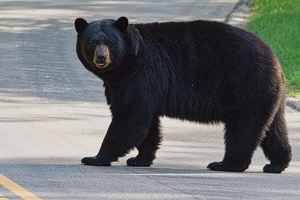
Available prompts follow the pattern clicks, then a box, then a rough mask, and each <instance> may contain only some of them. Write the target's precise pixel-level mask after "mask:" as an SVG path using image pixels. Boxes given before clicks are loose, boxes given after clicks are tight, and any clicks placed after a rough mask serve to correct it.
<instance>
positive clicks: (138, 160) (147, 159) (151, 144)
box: [127, 115, 161, 167]
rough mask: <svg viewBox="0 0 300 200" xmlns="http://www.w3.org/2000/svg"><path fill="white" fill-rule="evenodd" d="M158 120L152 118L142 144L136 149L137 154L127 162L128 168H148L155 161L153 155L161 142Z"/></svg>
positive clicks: (155, 117)
mask: <svg viewBox="0 0 300 200" xmlns="http://www.w3.org/2000/svg"><path fill="white" fill-rule="evenodd" d="M159 126H160V120H159V118H158V116H157V115H155V116H154V117H153V120H152V124H151V127H150V129H149V132H148V135H147V137H146V139H145V140H144V142H143V143H142V144H141V145H140V146H139V147H137V149H138V151H139V153H138V155H137V156H136V157H133V158H129V159H128V160H127V165H128V166H135V167H145V166H150V165H151V164H152V163H153V160H154V159H155V153H156V150H157V149H158V145H159V144H160V141H161V135H160V127H159Z"/></svg>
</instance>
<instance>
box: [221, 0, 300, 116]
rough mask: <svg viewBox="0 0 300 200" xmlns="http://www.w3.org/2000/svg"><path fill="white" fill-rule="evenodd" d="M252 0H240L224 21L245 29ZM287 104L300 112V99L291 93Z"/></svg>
mask: <svg viewBox="0 0 300 200" xmlns="http://www.w3.org/2000/svg"><path fill="white" fill-rule="evenodd" d="M251 2H252V0H240V1H239V2H238V3H237V4H236V5H235V6H234V8H233V10H232V11H231V12H230V13H229V14H228V15H227V17H226V19H225V20H224V22H225V23H227V24H230V25H232V26H236V27H239V28H242V29H245V28H246V25H247V22H248V21H249V20H250V18H251V16H252V15H251V10H250V8H249V5H250V3H251ZM286 105H287V106H288V107H290V108H292V109H293V110H295V111H296V112H300V101H299V100H298V99H296V98H293V97H292V96H291V95H289V94H286Z"/></svg>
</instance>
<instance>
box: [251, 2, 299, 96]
mask: <svg viewBox="0 0 300 200" xmlns="http://www.w3.org/2000/svg"><path fill="white" fill-rule="evenodd" d="M250 7H251V9H252V10H253V17H252V19H251V21H250V22H249V23H248V25H247V27H246V28H247V30H249V31H250V32H252V33H254V34H255V35H257V36H258V37H260V38H261V39H262V40H263V41H265V42H266V43H267V44H268V45H269V46H270V47H271V48H272V49H273V51H274V52H275V54H276V55H277V57H278V59H279V61H280V63H281V66H282V68H283V71H284V73H285V76H286V81H287V93H289V94H291V95H292V96H294V97H296V98H298V99H300V0H253V1H252V3H251V5H250Z"/></svg>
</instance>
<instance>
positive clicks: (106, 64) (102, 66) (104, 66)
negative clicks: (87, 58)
mask: <svg viewBox="0 0 300 200" xmlns="http://www.w3.org/2000/svg"><path fill="white" fill-rule="evenodd" d="M93 63H94V64H95V66H96V67H97V68H99V69H105V68H106V67H107V66H108V65H109V64H110V62H105V63H99V62H95V61H93Z"/></svg>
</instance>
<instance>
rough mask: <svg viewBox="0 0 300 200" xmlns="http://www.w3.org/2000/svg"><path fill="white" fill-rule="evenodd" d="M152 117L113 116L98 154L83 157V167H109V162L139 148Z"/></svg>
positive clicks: (142, 114) (127, 113) (134, 115)
mask: <svg viewBox="0 0 300 200" xmlns="http://www.w3.org/2000/svg"><path fill="white" fill-rule="evenodd" d="M152 118H153V116H145V113H140V112H139V113H135V114H132V113H131V112H126V114H119V113H117V114H115V115H114V116H113V119H112V122H111V124H110V126H109V128H108V131H107V133H106V136H105V138H104V140H103V143H102V145H101V148H100V150H99V153H98V154H97V155H96V156H94V157H85V158H83V159H82V160H81V162H82V163H83V164H85V165H94V166H110V165H111V162H113V161H117V160H118V158H119V157H123V156H125V155H126V154H127V153H128V152H129V151H130V150H131V149H133V148H134V147H138V146H140V145H141V144H142V143H143V141H144V140H145V138H146V137H147V134H148V132H149V128H150V126H151V122H152Z"/></svg>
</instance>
